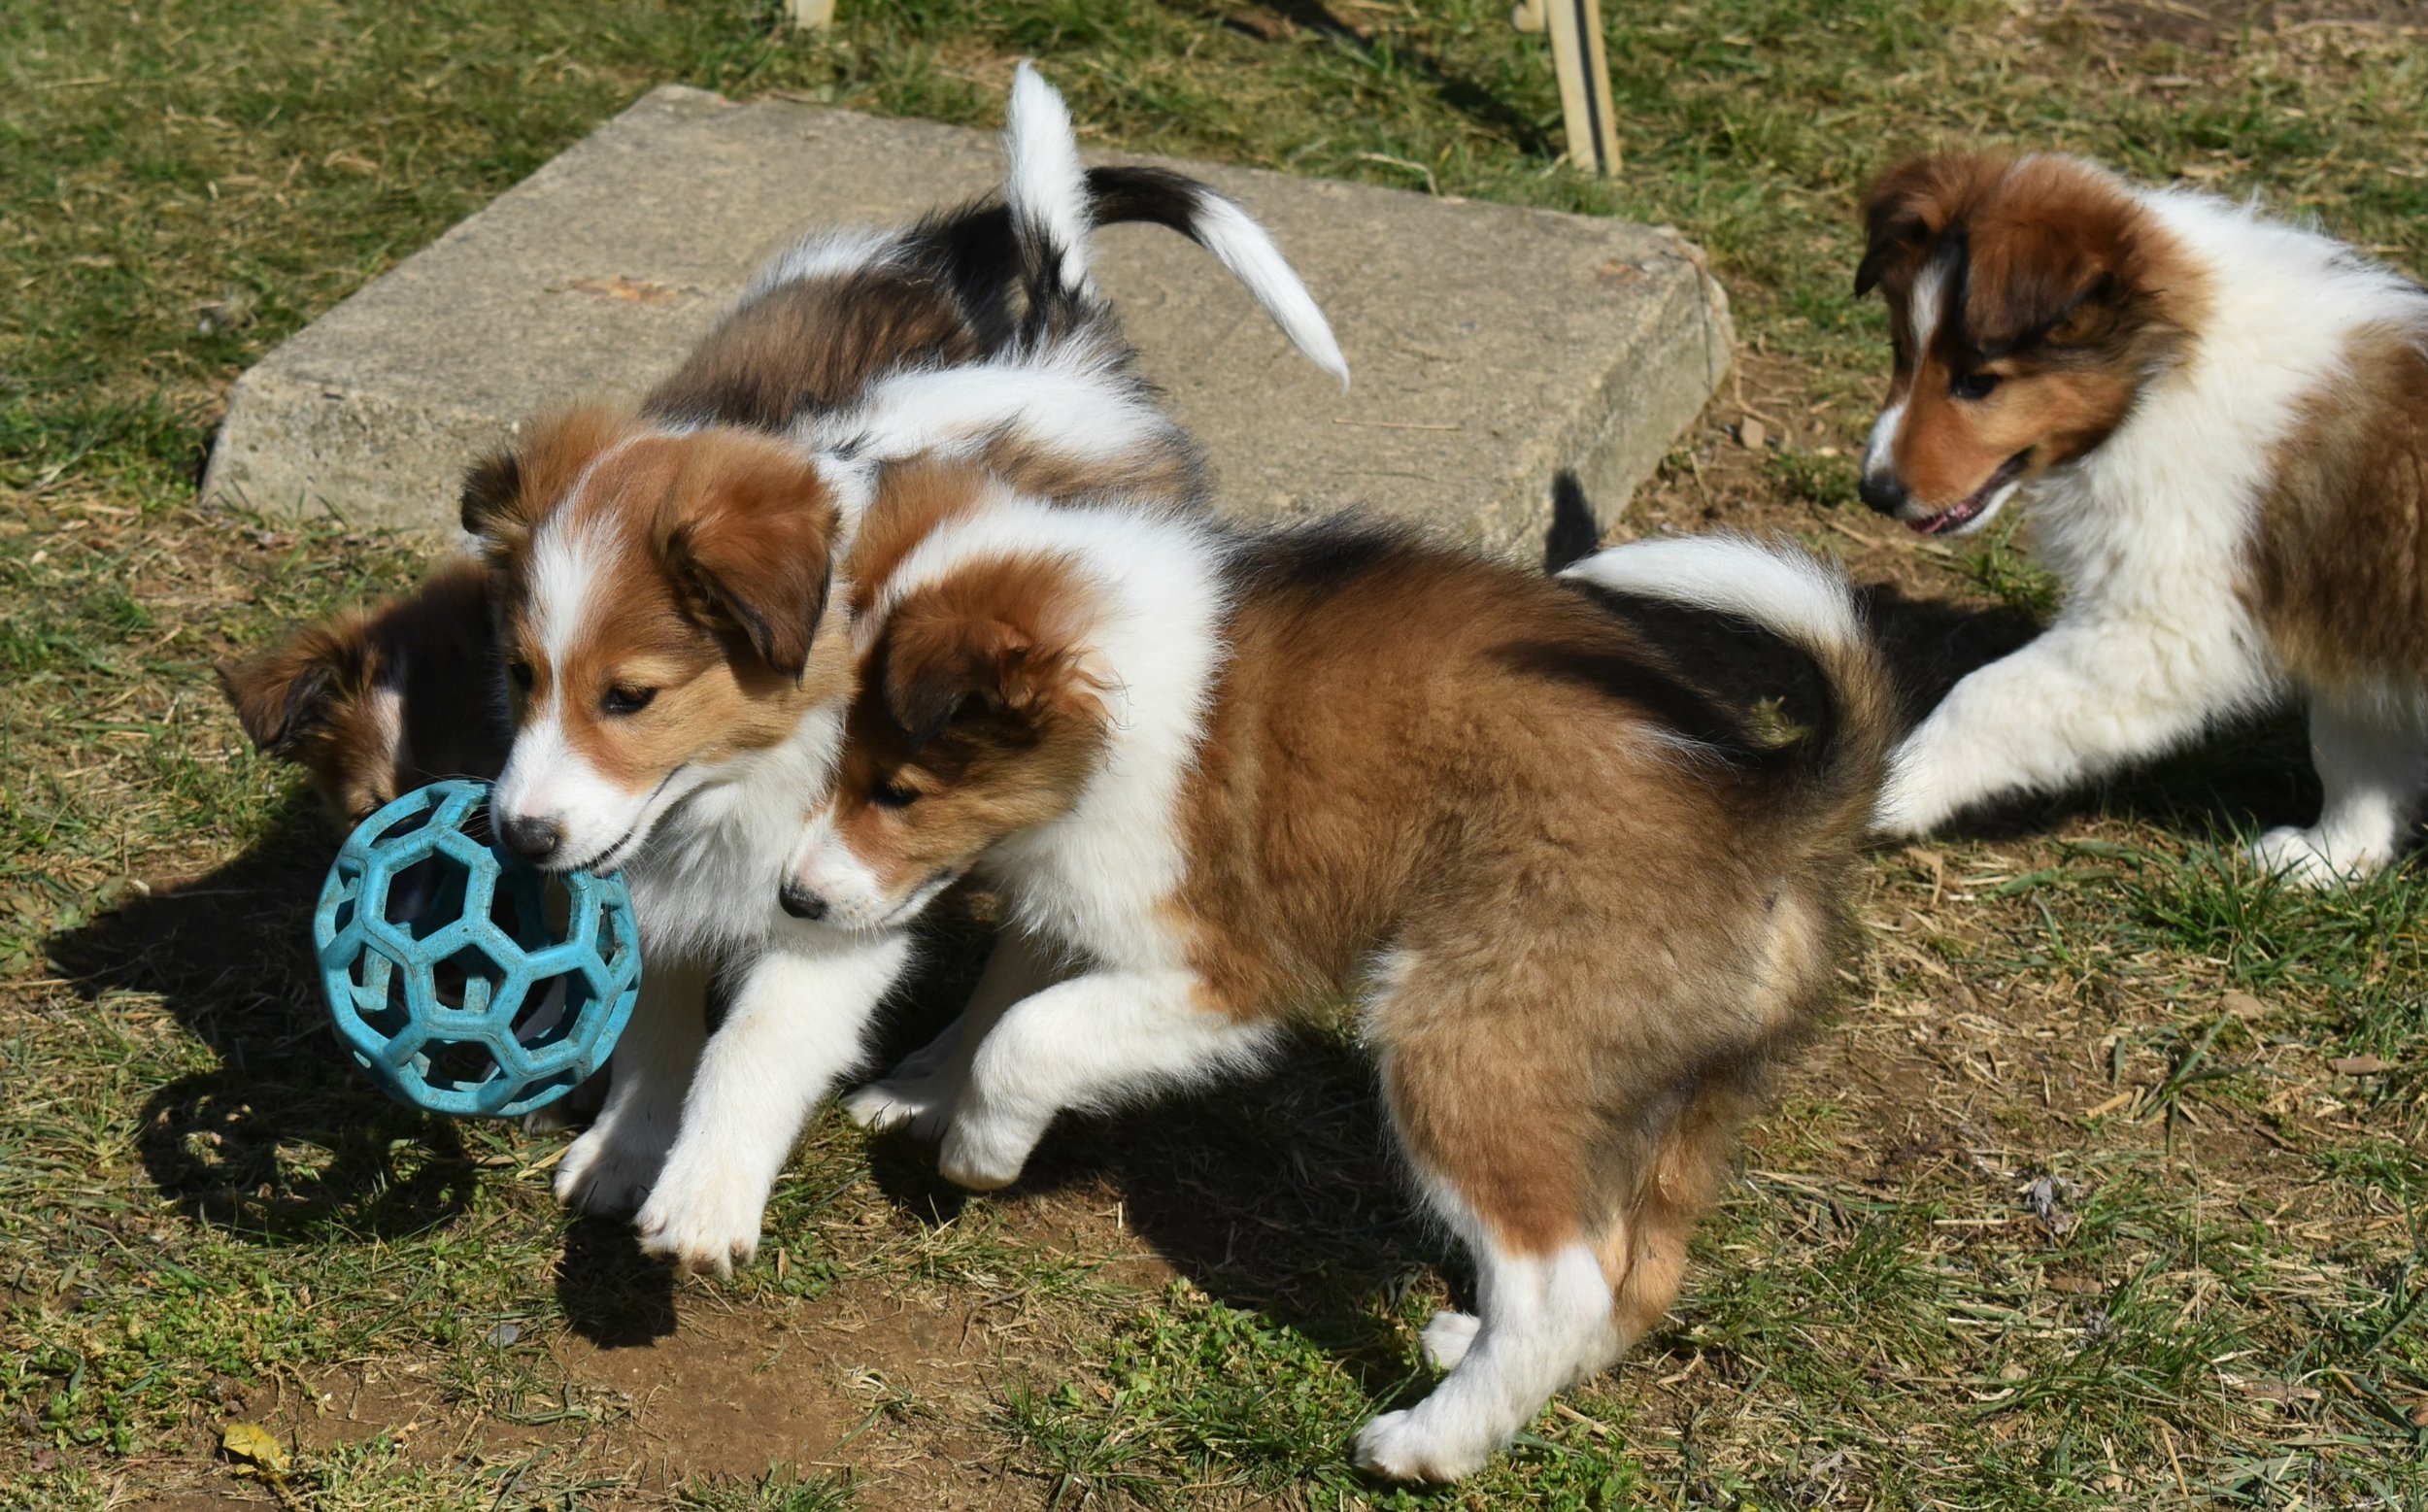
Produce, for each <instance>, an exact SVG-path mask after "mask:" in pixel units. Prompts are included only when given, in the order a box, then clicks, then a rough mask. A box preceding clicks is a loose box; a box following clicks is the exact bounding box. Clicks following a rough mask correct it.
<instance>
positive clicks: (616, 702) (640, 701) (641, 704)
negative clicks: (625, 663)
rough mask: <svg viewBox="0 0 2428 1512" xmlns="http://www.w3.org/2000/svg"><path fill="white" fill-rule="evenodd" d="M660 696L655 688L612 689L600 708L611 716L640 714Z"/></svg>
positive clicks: (601, 701) (599, 704) (608, 691)
mask: <svg viewBox="0 0 2428 1512" xmlns="http://www.w3.org/2000/svg"><path fill="white" fill-rule="evenodd" d="M657 696H658V689H655V688H611V689H607V696H606V697H604V698H601V699H600V700H599V701H598V706H599V707H600V708H602V709H604V710H606V711H607V712H608V713H609V714H638V713H640V712H641V711H642V710H643V709H646V708H648V707H649V705H650V700H652V699H654V698H656V697H657Z"/></svg>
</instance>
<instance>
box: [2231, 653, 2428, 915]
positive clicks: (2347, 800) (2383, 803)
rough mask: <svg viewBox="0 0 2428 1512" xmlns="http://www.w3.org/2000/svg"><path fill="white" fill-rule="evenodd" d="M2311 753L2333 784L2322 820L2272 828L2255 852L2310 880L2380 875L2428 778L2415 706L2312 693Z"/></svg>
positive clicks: (2322, 777) (2426, 745)
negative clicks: (2406, 707)
mask: <svg viewBox="0 0 2428 1512" xmlns="http://www.w3.org/2000/svg"><path fill="white" fill-rule="evenodd" d="M2310 760H2311V762H2312V763H2313V764H2314V765H2315V766H2316V767H2317V768H2318V779H2319V782H2320V783H2321V784H2322V785H2323V786H2324V787H2325V788H2326V790H2327V796H2326V803H2325V806H2324V807H2323V808H2322V810H2321V811H2320V813H2319V816H2318V823H2315V824H2312V825H2311V826H2310V828H2308V829H2297V828H2294V827H2292V826H2290V825H2288V826H2286V827H2284V828H2282V829H2272V830H2270V831H2269V832H2268V833H2267V834H2265V835H2263V836H2261V837H2260V839H2259V841H2258V843H2257V844H2255V845H2253V846H2252V847H2251V857H2252V859H2254V860H2256V861H2258V862H2259V864H2260V865H2262V866H2264V867H2266V868H2267V869H2268V870H2270V871H2272V872H2276V873H2279V874H2281V875H2282V876H2283V877H2284V878H2285V879H2286V880H2288V881H2291V882H2296V883H2300V884H2301V885H2303V886H2304V887H2313V888H2315V887H2326V886H2330V885H2332V884H2335V883H2340V882H2348V881H2356V880H2362V879H2366V878H2369V877H2374V876H2376V875H2377V873H2378V872H2380V871H2383V870H2384V869H2385V867H2386V865H2387V863H2388V862H2390V861H2392V860H2393V859H2394V857H2395V853H2396V852H2397V851H2399V850H2401V849H2402V847H2403V834H2404V831H2405V830H2406V829H2407V828H2409V827H2410V825H2411V815H2412V814H2413V813H2415V812H2416V811H2417V806H2418V802H2419V794H2420V790H2421V788H2422V786H2423V778H2428V731H2423V730H2422V729H2421V727H2420V722H2419V721H2418V720H2417V718H2416V717H2415V716H2412V715H2411V711H2408V710H2402V711H2390V710H2386V709H2383V708H2380V707H2375V706H2372V705H2370V704H2369V703H2367V702H2365V701H2364V700H2360V699H2352V698H2341V699H2340V698H2337V697H2335V696H2334V695H2332V694H2328V693H2323V692H2322V693H2317V694H2314V695H2312V697H2311V701H2310Z"/></svg>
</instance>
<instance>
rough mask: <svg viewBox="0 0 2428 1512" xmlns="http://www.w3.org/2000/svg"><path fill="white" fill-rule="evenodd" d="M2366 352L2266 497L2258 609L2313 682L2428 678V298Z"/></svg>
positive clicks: (2353, 358) (2373, 339)
mask: <svg viewBox="0 0 2428 1512" xmlns="http://www.w3.org/2000/svg"><path fill="white" fill-rule="evenodd" d="M2421 304H2422V307H2423V315H2422V318H2421V319H2420V320H2419V321H2418V322H2417V323H2415V324H2413V325H2412V326H2411V327H2410V328H2409V329H2378V330H2373V331H2370V332H2368V333H2367V334H2366V335H2365V336H2364V337H2363V338H2362V339H2361V340H2359V341H2357V342H2355V343H2354V345H2353V347H2352V349H2351V353H2350V360H2349V372H2350V377H2349V379H2348V380H2347V381H2346V382H2344V383H2340V384H2338V385H2336V386H2334V387H2333V388H2332V389H2330V390H2328V391H2326V392H2322V393H2320V394H2318V395H2316V396H2314V397H2313V398H2312V400H2311V401H2310V404H2309V406H2308V407H2307V409H2306V412H2305V414H2304V416H2303V419H2302V421H2301V423H2300V425H2299V426H2298V427H2297V428H2296V430H2295V431H2294V433H2293V434H2292V435H2291V436H2290V437H2289V438H2287V440H2286V441H2285V443H2284V444H2283V445H2282V446H2281V447H2280V448H2279V449H2278V452H2277V465H2276V473H2275V477H2274V480H2273V483H2272V487H2270V489H2269V490H2268V492H2267V493H2266V495H2265V496H2264V497H2263V498H2262V499H2261V501H2260V513H2259V523H2258V529H2257V531H2256V532H2255V533H2254V535H2253V537H2252V540H2251V546H2250V554H2249V560H2248V563H2247V569H2246V575H2245V580H2244V584H2243V596H2244V601H2245V602H2246V603H2248V604H2249V606H2250V608H2251V610H2252V612H2253V613H2254V614H2255V615H2256V616H2257V617H2258V619H2259V622H2260V623H2261V624H2262V625H2263V626H2265V627H2266V629H2267V631H2268V634H2269V637H2270V639H2271V640H2272V641H2273V643H2274V644H2275V647H2276V654H2277V655H2279V656H2280V657H2282V658H2283V661H2284V664H2285V666H2286V668H2287V670H2289V671H2290V672H2292V673H2293V675H2294V676H2295V677H2297V678H2299V679H2300V680H2301V681H2302V682H2304V683H2305V684H2308V685H2310V686H2313V687H2323V688H2348V687H2351V686H2352V685H2353V684H2355V683H2356V682H2358V681H2359V680H2361V679H2364V678H2367V677H2370V676H2373V675H2375V676H2399V677H2403V678H2409V679H2420V678H2428V294H2423V295H2422V297H2421Z"/></svg>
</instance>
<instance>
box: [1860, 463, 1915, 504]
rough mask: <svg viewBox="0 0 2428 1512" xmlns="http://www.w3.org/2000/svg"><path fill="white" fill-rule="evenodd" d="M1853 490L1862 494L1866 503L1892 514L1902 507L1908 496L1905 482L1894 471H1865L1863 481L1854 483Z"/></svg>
mask: <svg viewBox="0 0 2428 1512" xmlns="http://www.w3.org/2000/svg"><path fill="white" fill-rule="evenodd" d="M1855 491H1856V492H1857V493H1858V494H1861V495H1862V496H1863V501H1864V502H1865V503H1866V504H1869V505H1871V506H1872V508H1873V509H1876V510H1878V511H1879V512H1880V513H1881V514H1883V515H1894V514H1896V513H1897V512H1898V511H1899V510H1901V509H1904V508H1905V500H1906V498H1907V497H1909V495H1908V494H1907V493H1906V492H1905V484H1904V483H1903V482H1901V481H1900V480H1899V479H1898V477H1897V475H1896V474H1894V473H1871V472H1868V473H1865V474H1864V475H1863V481H1862V482H1861V483H1858V484H1856V485H1855Z"/></svg>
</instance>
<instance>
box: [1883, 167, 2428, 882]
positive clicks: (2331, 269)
mask: <svg viewBox="0 0 2428 1512" xmlns="http://www.w3.org/2000/svg"><path fill="white" fill-rule="evenodd" d="M1867 218H1868V220H1869V224H1870V232H1871V246H1870V250H1869V251H1868V252H1866V253H1865V254H1864V259H1863V265H1862V268H1861V269H1860V270H1859V271H1858V272H1857V274H1856V278H1855V288H1856V292H1857V293H1863V292H1865V291H1868V290H1870V289H1872V287H1874V286H1876V287H1878V288H1879V289H1880V291H1881V292H1882V294H1883V295H1885V296H1886V298H1887V300H1888V304H1889V312H1890V328H1891V331H1892V339H1893V343H1894V349H1895V353H1896V373H1895V377H1894V378H1893V379H1892V381H1891V386H1890V390H1889V401H1888V406H1887V408H1886V410H1885V411H1884V413H1882V415H1881V416H1880V419H1879V422H1878V423H1877V424H1876V425H1875V426H1874V427H1873V428H1872V443H1871V447H1870V450H1869V452H1868V453H1867V454H1866V456H1865V462H1864V478H1863V496H1864V498H1865V500H1866V501H1867V502H1869V503H1870V504H1871V505H1872V508H1874V509H1877V510H1880V511H1881V512H1883V513H1885V514H1888V515H1891V516H1893V517H1895V518H1896V519H1898V520H1901V521H1905V523H1906V524H1908V525H1910V526H1911V527H1912V528H1913V529H1915V530H1917V531H1920V532H1922V533H1924V534H1926V535H1936V534H1941V533H1948V534H1954V533H1961V532H1963V531H1967V530H1973V529H1978V528H1979V527H1980V526H1981V525H1982V524H1983V523H1984V522H1986V521H1989V520H1990V519H1991V518H1992V517H1994V516H1995V515H1996V514H1997V513H1998V511H1999V510H2000V509H2001V508H2002V507H2003V506H2004V505H2006V503H2007V502H2008V501H2009V500H2010V499H2011V500H2021V501H2023V502H2024V503H2025V504H2027V505H2028V506H2029V507H2030V508H2031V509H2032V511H2033V517H2032V523H2033V540H2034V543H2035V545H2036V547H2037V549H2038V550H2039V552H2040V555H2041V556H2042V558H2043V559H2044V560H2046V561H2047V563H2048V564H2049V566H2050V567H2051V568H2052V569H2054V570H2055V571H2056V573H2057V574H2058V576H2059V577H2060V578H2062V579H2063V580H2064V581H2065V585H2066V588H2067V597H2066V603H2065V607H2064V608H2063V609H2062V610H2061V611H2060V613H2059V615H2058V618H2057V620H2056V622H2055V623H2053V624H2051V625H2050V626H2049V628H2048V630H2047V631H2046V632H2045V633H2043V634H2042V635H2041V636H2040V638H2039V639H2038V640H2036V641H2034V642H2033V643H2032V644H2031V645H2029V646H2026V647H2025V648H2024V649H2023V650H2021V651H2019V652H2017V653H2015V654H2014V655H2011V656H2008V657H2006V659H2005V660H2003V661H1999V662H1995V663H1993V664H1992V665H1990V666H1988V667H1985V668H1983V669H1981V670H1980V671H1977V672H1975V673H1973V675H1972V676H1970V677H1968V678H1966V679H1965V680H1964V681H1963V682H1961V683H1959V684H1958V685H1957V686H1956V689H1955V691H1954V692H1953V693H1951V694H1949V696H1948V698H1947V700H1946V701H1945V702H1944V703H1942V704H1940V705H1939V708H1938V709H1937V710H1936V711H1935V712H1933V713H1932V715H1931V716H1930V718H1929V719H1928V720H1926V721H1925V722H1923V724H1922V725H1921V727H1920V728H1919V729H1917V730H1915V731H1914V733H1913V734H1912V736H1911V737H1910V738H1909V739H1907V740H1906V742H1905V746H1904V748H1903V749H1902V750H1900V751H1899V753H1898V755H1897V758H1896V762H1895V772H1894V775H1893V777H1892V778H1891V780H1890V782H1889V786H1888V790H1887V793H1886V795H1885V797H1884V798H1883V799H1882V802H1881V806H1880V813H1879V816H1878V821H1879V827H1880V828H1881V829H1882V830H1884V831H1887V832H1888V833H1891V834H1899V835H1909V834H1920V833H1922V832H1924V831H1926V830H1929V829H1932V828H1934V827H1936V826H1938V825H1939V824H1941V823H1945V822H1946V821H1947V820H1948V819H1950V818H1952V817H1953V816H1954V815H1955V814H1957V813H1958V812H1959V811H1960V810H1962V809H1964V808H1966V807H1968V806H1970V805H1972V804H1974V803H1977V802H1980V801H1983V800H1985V799H1990V798H1995V797H1999V796H2003V795H2006V794H2010V793H2017V792H2024V791H2032V790H2060V789H2064V788H2067V787H2071V786H2073V785H2074V784H2076V783H2079V782H2081V781H2083V780H2085V779H2087V778H2091V777H2094V776H2097V775H2099V774H2101V773H2103V772H2107V771H2109V770H2112V769H2114V768H2115V767H2117V766H2119V765H2121V764H2123V763H2124V762H2126V761H2129V760H2131V759H2133V758H2135V757H2140V756H2153V755H2157V754H2159V753H2161V752H2164V751H2166V750H2168V749H2170V748H2173V747H2176V746H2180V745H2182V744H2184V743H2185V742H2187V741H2190V740H2192V739H2193V738H2195V737H2197V736H2198V735H2200V734H2201V733H2202V732H2203V731H2205V730H2206V729H2208V728H2209V726H2210V725H2212V724H2214V723H2215V722H2219V721H2221V720H2225V719H2228V718H2230V717H2232V716H2235V715H2238V714H2243V713H2247V712H2250V711H2253V710H2256V709H2260V708H2263V707H2266V706H2268V705H2270V704H2272V703H2274V702H2276V700H2277V699H2279V698H2280V697H2282V696H2283V695H2285V694H2286V693H2292V694H2295V695H2297V696H2299V697H2301V698H2302V699H2303V700H2304V701H2305V702H2306V703H2307V705H2308V707H2309V711H2310V746H2311V756H2312V759H2313V761H2314V762H2315V763H2316V765H2317V768H2318V775H2319V779H2320V781H2321V782H2322V783H2323V784H2324V786H2325V788H2326V804H2325V809H2324V811H2323V813H2322V814H2321V816H2320V818H2319V821H2318V823H2315V824H2313V825H2311V826H2310V827H2309V828H2307V829H2296V828H2283V829H2276V830H2273V831H2271V832H2270V833H2269V834H2267V835H2266V836H2265V837H2263V838H2262V839H2261V840H2260V841H2259V842H2258V844H2257V845H2256V846H2255V847H2254V855H2255V857H2256V858H2257V859H2258V861H2259V862H2260V863H2261V864H2263V865H2265V866H2267V867H2269V868H2270V869H2271V870H2274V871H2278V872H2281V873H2283V874H2284V875H2286V876H2288V877H2291V878H2292V879H2294V880H2296V881H2300V882H2304V883H2311V884H2318V883H2327V882H2333V881H2338V880H2343V879H2347V878H2352V877H2364V876H2368V875H2370V874H2372V873H2375V872H2377V870H2379V869H2380V868H2382V867H2383V866H2385V865H2386V864H2387V863H2388V862H2389V861H2390V860H2392V859H2393V857H2394V856H2395V854H2396V853H2397V851H2398V850H2399V849H2400V848H2401V846H2402V843H2403V840H2404V836H2405V833H2406V831H2407V829H2408V827H2409V824H2410V822H2411V815H2412V812H2413V810H2414V807H2415V805H2416V803H2417V800H2418V796H2419V791H2420V789H2421V786H2422V782H2423V778H2428V770H2423V767H2424V765H2428V290H2423V289H2421V288H2420V287H2419V286H2417V285H2414V284H2411V283H2409V282H2407V281H2406V280H2404V279H2403V278H2401V277H2399V276H2397V275H2396V274H2394V273H2392V272H2390V271H2389V270H2387V269H2386V268H2384V267H2381V266H2379V265H2377V264H2376V263H2373V262H2371V261H2369V260H2368V259H2367V258H2365V257H2363V256H2361V255H2360V254H2359V253H2358V252H2354V251H2353V250H2352V249H2351V248H2350V247H2347V246H2345V245H2344V244H2343V243H2341V242H2337V241H2335V240H2333V239H2331V238H2329V237H2327V236H2324V235H2322V234H2320V233H2319V232H2317V231H2314V230H2310V229H2307V228H2304V227H2300V226H2293V225H2286V224H2283V223H2281V222H2278V221H2274V220H2270V219H2267V218H2263V217H2262V216H2260V215H2259V214H2258V213H2257V212H2256V211H2255V210H2253V209H2250V208H2248V207H2243V206H2237V205H2231V204H2227V203H2225V202H2223V201H2220V200H2217V199H2213V198H2210V197H2209V196H2207V195H2204V194H2197V193H2192V192H2189V191H2186V190H2181V189H2147V188H2141V187H2139V186H2137V185H2130V184H2127V183H2125V182H2123V181H2122V180H2120V179H2117V178H2116V177H2114V176H2113V175H2111V174H2109V173H2108V172H2106V171H2105V170H2103V169H2101V168H2098V167H2096V166H2094V165H2092V164H2090V163H2086V162H2081V161H2078V160H2075V159H2073V158H2067V157H2052V156H2030V157H2024V158H2019V159H2015V160H2013V161H2008V160H2006V159H2002V158H1996V157H1973V156H1948V157H1930V158H1923V159H1919V160H1917V161H1913V162H1909V163H1906V164H1905V165H1904V166H1903V167H1900V168H1898V169H1896V170H1895V171H1893V172H1891V173H1890V174H1889V175H1888V177H1887V178H1885V179H1884V180H1883V181H1881V183H1880V185H1878V186H1877V187H1876V188H1875V189H1873V191H1872V196H1871V201H1870V208H1869V210H1868V212H1867Z"/></svg>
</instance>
